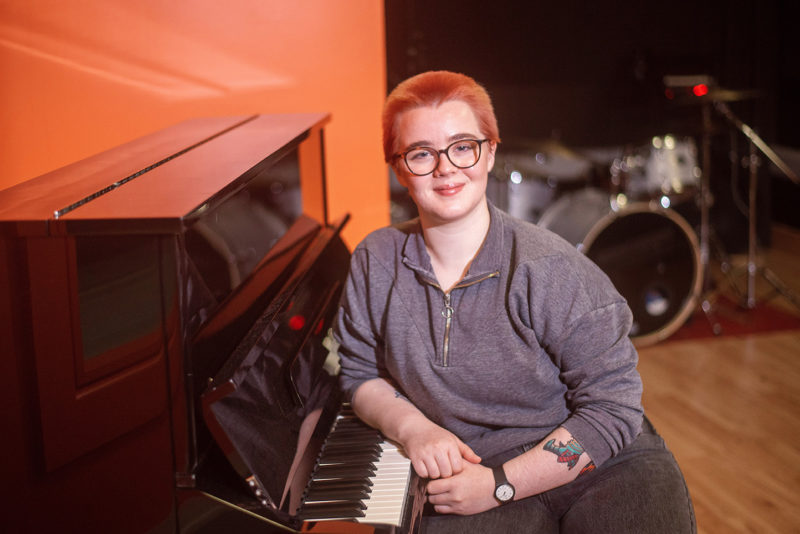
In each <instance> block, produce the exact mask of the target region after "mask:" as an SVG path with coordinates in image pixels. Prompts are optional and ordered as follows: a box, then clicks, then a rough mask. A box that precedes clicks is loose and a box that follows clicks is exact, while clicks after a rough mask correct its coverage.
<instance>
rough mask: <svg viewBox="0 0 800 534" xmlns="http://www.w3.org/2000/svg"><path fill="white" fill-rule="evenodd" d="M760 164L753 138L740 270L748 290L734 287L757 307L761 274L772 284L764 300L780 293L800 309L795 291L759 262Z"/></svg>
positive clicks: (745, 303)
mask: <svg viewBox="0 0 800 534" xmlns="http://www.w3.org/2000/svg"><path fill="white" fill-rule="evenodd" d="M759 165H760V160H759V157H758V153H757V152H756V145H755V143H754V142H753V140H751V141H750V158H749V160H748V162H747V166H748V168H749V171H750V183H749V192H748V203H749V206H748V213H747V218H748V224H747V230H748V235H747V240H748V244H747V264H746V265H745V266H744V267H743V268H739V269H738V270H739V271H741V270H744V271H745V272H746V274H747V288H746V291H742V290H741V289H740V288H739V285H738V284H736V283H734V284H733V287H734V290H735V291H736V292H737V293H738V294H739V296H740V298H741V301H742V304H743V306H744V307H746V308H748V309H751V310H752V309H754V308H755V307H756V277H757V276H758V275H761V277H762V278H763V279H764V280H766V281H767V283H769V284H770V285H771V286H772V289H773V291H772V293H771V294H770V295H769V296H768V297H767V298H766V299H764V300H769V299H771V298H772V297H774V296H776V295H778V294H780V295H782V296H783V297H784V298H786V300H788V301H789V302H791V303H792V304H793V305H794V306H795V307H797V308H798V309H800V298H798V296H797V295H795V294H794V292H793V291H792V290H791V289H790V288H789V287H788V286H787V285H786V284H785V283H783V281H782V280H781V279H780V278H779V277H778V276H777V275H776V274H775V273H774V272H773V271H771V270H770V269H769V268H768V267H765V266H763V265H761V266H760V265H758V263H757V252H758V251H757V247H758V237H757V234H756V192H757V186H758V167H759Z"/></svg>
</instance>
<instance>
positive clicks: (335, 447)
mask: <svg viewBox="0 0 800 534" xmlns="http://www.w3.org/2000/svg"><path fill="white" fill-rule="evenodd" d="M355 451H372V453H373V454H380V452H381V445H380V443H358V442H343V443H329V444H327V445H326V446H325V448H324V449H323V450H322V455H323V456H325V455H326V454H334V453H347V452H355Z"/></svg>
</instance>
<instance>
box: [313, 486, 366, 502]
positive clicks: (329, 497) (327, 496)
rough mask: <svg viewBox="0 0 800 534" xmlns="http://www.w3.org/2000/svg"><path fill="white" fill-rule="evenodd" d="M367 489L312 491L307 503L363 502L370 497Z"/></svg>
mask: <svg viewBox="0 0 800 534" xmlns="http://www.w3.org/2000/svg"><path fill="white" fill-rule="evenodd" d="M369 493H370V492H369V491H367V490H366V489H363V488H362V489H348V490H342V489H312V490H310V491H309V492H308V495H306V500H305V502H306V503H310V502H316V501H361V500H364V499H367V498H368V497H369Z"/></svg>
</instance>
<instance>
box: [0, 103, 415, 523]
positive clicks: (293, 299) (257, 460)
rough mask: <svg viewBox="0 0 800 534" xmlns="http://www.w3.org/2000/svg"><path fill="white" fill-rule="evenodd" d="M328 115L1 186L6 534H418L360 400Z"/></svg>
mask: <svg viewBox="0 0 800 534" xmlns="http://www.w3.org/2000/svg"><path fill="white" fill-rule="evenodd" d="M327 121H328V116H327V115H325V114H285V115H256V116H243V117H214V118H203V119H194V120H189V121H186V122H183V123H180V124H178V125H175V126H173V127H170V128H167V129H164V130H161V131H159V132H156V133H154V134H151V135H148V136H146V137H143V138H140V139H137V140H134V141H131V142H129V143H127V144H125V145H122V146H120V147H117V148H114V149H111V150H109V151H106V152H103V153H101V154H99V155H97V156H94V157H90V158H88V159H85V160H83V161H80V162H78V163H75V164H73V165H69V166H67V167H64V168H62V169H59V170H57V171H54V172H52V173H49V174H46V175H44V176H41V177H39V178H35V179H33V180H30V181H28V182H24V183H22V184H19V185H17V186H14V187H11V188H9V189H6V190H4V191H0V371H2V376H3V381H4V386H3V387H2V388H0V391H2V393H0V418H1V419H0V424H2V429H3V431H4V433H5V434H6V437H5V438H4V444H5V446H4V447H3V449H4V452H3V455H2V460H0V462H1V463H0V466H2V472H0V475H2V480H3V482H4V483H3V484H2V486H3V488H2V490H0V491H2V494H0V499H1V501H0V502H2V503H3V505H4V506H3V508H4V512H3V517H2V519H0V525H3V529H2V530H3V532H25V533H27V532H51V531H52V532H81V533H86V532H104V533H105V532H115V533H124V532H133V533H141V532H164V533H167V532H171V533H174V532H181V533H194V532H197V533H201V532H242V533H246V532H258V533H264V532H291V531H294V532H353V533H361V532H364V533H367V532H398V533H399V532H414V531H415V530H416V528H417V527H418V524H419V517H420V515H421V506H422V502H423V500H424V498H423V495H422V494H423V489H422V482H421V481H420V480H419V479H418V478H417V477H415V476H414V474H413V469H412V468H411V466H410V464H409V462H408V459H407V458H406V457H405V455H404V454H403V451H402V449H400V448H399V447H397V446H396V445H395V444H392V443H391V442H389V441H387V440H385V439H384V438H383V437H382V436H380V434H378V433H377V432H376V431H374V430H372V429H369V428H367V427H366V426H365V425H363V424H362V423H361V422H360V421H359V420H358V419H357V418H356V417H355V416H354V415H353V414H352V413H351V412H350V411H349V408H348V406H347V405H346V404H343V403H342V398H341V394H340V391H339V388H338V382H337V373H338V356H337V353H336V345H335V342H334V340H333V339H332V337H331V336H330V334H329V325H330V323H331V321H332V319H333V316H334V314H335V312H336V307H337V304H338V300H339V295H340V292H341V287H342V283H343V280H344V278H345V276H346V274H347V269H348V261H349V252H348V250H347V248H346V246H345V245H344V243H343V242H342V240H341V237H340V231H341V229H342V227H343V225H344V224H345V223H346V217H344V218H342V219H340V220H337V221H329V220H328V219H329V218H328V214H327V211H326V189H325V168H324V126H325V124H326V122H327Z"/></svg>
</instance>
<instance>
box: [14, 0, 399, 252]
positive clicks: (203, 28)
mask: <svg viewBox="0 0 800 534" xmlns="http://www.w3.org/2000/svg"><path fill="white" fill-rule="evenodd" d="M383 28H384V23H383V2H382V1H379V0H228V1H225V2H220V1H218V0H177V1H164V0H87V1H82V2H63V1H60V0H6V1H3V2H0V127H2V138H1V139H2V142H0V161H2V162H3V165H2V170H1V171H0V189H3V188H6V187H9V186H11V185H14V184H16V183H18V182H21V181H24V180H27V179H29V178H33V177H35V176H38V175H40V174H43V173H45V172H48V171H51V170H53V169H56V168H59V167H61V166H63V165H66V164H68V163H71V162H73V161H76V160H79V159H82V158H84V157H87V156H90V155H92V154H95V153H97V152H100V151H102V150H105V149H108V148H111V147H113V146H116V145H118V144H121V143H124V142H126V141H128V140H130V139H134V138H136V137H139V136H141V135H144V134H146V133H149V132H152V131H154V130H157V129H160V128H163V127H165V126H168V125H170V124H174V123H176V122H179V121H181V120H184V119H186V118H190V117H197V116H210V115H238V114H249V113H273V112H307V111H327V112H331V113H332V117H333V118H332V121H331V122H330V123H329V124H328V126H327V128H326V165H327V172H328V179H329V190H328V192H329V211H330V213H331V215H332V217H333V218H336V217H338V216H339V215H341V214H343V213H345V212H349V213H350V214H351V215H352V219H351V222H350V223H349V224H348V227H347V228H346V231H345V239H346V240H347V242H348V244H350V245H351V246H352V245H354V244H355V243H356V242H357V241H358V240H360V239H361V238H362V237H363V236H364V235H365V234H366V233H367V232H368V231H370V230H372V229H374V228H376V227H378V226H382V225H385V224H387V223H388V222H389V200H388V198H389V192H388V180H387V171H386V167H385V165H384V163H383V160H382V157H381V149H380V136H381V132H380V110H381V105H382V102H383V98H384V95H385V44H384V30H383Z"/></svg>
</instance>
